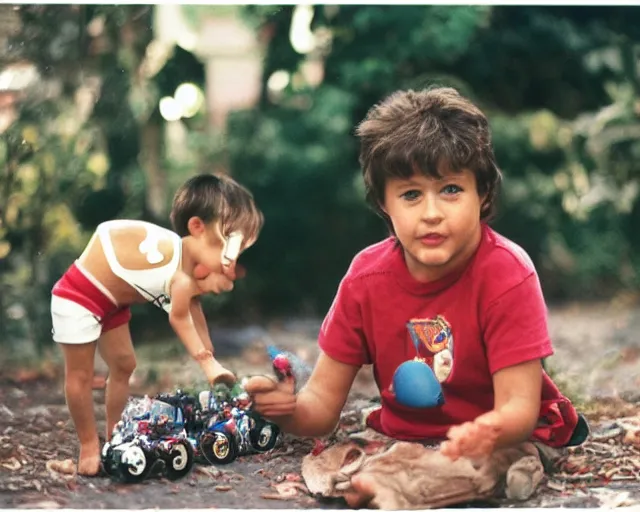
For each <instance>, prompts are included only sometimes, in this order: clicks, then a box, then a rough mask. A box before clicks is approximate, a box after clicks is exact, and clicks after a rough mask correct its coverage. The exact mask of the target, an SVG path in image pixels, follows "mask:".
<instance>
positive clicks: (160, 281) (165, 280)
mask: <svg viewBox="0 0 640 512" xmlns="http://www.w3.org/2000/svg"><path fill="white" fill-rule="evenodd" d="M127 227H132V228H135V227H137V228H139V227H144V228H145V229H146V231H147V236H146V238H145V239H144V240H143V241H142V243H140V245H139V247H138V250H139V251H140V252H141V253H142V254H145V255H146V256H147V261H148V262H149V264H151V265H155V264H157V263H161V262H162V261H163V259H164V257H163V255H162V253H161V252H160V251H159V250H158V244H159V242H160V241H161V240H170V241H171V242H173V257H172V258H171V261H169V262H168V263H167V264H166V265H163V266H161V267H155V268H148V269H141V270H132V269H127V268H124V267H123V266H122V265H121V264H120V262H119V261H118V258H117V257H116V253H115V250H114V247H113V242H112V241H111V237H110V235H109V232H110V231H111V230H112V229H118V228H127ZM96 233H97V235H98V237H99V238H100V242H101V243H102V247H103V250H104V255H105V257H106V258H107V262H108V263H109V267H111V270H112V271H113V273H114V274H115V275H116V276H118V277H119V278H120V279H122V280H123V281H125V282H126V283H128V284H130V285H131V286H132V287H133V288H135V289H136V290H137V291H138V293H140V295H142V296H143V297H144V298H145V299H147V300H148V301H149V302H151V303H152V304H154V305H156V306H157V307H159V308H161V309H164V310H165V311H166V312H167V313H169V312H170V311H171V295H170V293H169V285H170V284H171V279H172V278H173V276H174V274H175V273H176V271H177V270H178V267H179V265H180V260H181V256H182V239H181V238H180V236H179V235H177V234H176V233H174V232H173V231H170V230H168V229H165V228H162V227H160V226H156V225H155V224H151V223H149V222H145V221H141V220H124V219H118V220H110V221H107V222H103V223H102V224H100V225H99V226H98V227H97V229H96Z"/></svg>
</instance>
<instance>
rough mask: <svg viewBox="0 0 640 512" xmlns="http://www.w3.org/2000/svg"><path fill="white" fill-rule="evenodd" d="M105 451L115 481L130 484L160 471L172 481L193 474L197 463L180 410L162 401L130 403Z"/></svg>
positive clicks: (103, 452) (105, 461)
mask: <svg viewBox="0 0 640 512" xmlns="http://www.w3.org/2000/svg"><path fill="white" fill-rule="evenodd" d="M122 417H123V419H122V420H120V421H119V422H118V423H117V424H116V426H115V428H114V430H113V434H112V437H111V440H110V441H109V442H108V443H106V444H105V445H104V447H103V449H102V464H103V467H104V468H105V471H106V472H107V473H108V474H109V475H110V476H111V477H112V478H114V479H116V480H121V481H124V482H128V483H136V482H140V481H142V480H144V479H145V478H146V477H147V476H148V475H149V474H150V473H151V471H152V469H159V470H160V471H161V474H162V475H163V476H165V477H166V478H168V479H169V480H177V479H179V478H182V477H184V476H185V475H187V474H188V473H189V471H190V470H191V468H192V467H193V463H194V460H195V455H194V450H193V447H192V445H191V443H190V442H189V440H188V439H187V435H186V431H185V429H184V417H183V414H182V411H181V409H180V408H178V407H173V406H171V405H170V404H167V403H166V402H163V401H161V400H151V399H149V398H148V397H145V398H144V399H142V400H140V399H137V400H136V399H134V400H130V401H129V403H128V404H127V407H126V409H125V411H124V413H123V415H122Z"/></svg>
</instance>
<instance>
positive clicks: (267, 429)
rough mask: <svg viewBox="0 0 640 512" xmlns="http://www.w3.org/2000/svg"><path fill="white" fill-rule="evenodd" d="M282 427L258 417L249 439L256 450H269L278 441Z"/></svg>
mask: <svg viewBox="0 0 640 512" xmlns="http://www.w3.org/2000/svg"><path fill="white" fill-rule="evenodd" d="M279 434H280V429H279V428H278V426H277V425H275V424H274V423H271V422H268V421H265V420H262V419H257V420H256V424H255V426H254V427H253V428H252V429H251V431H250V432H249V440H250V441H251V446H252V447H253V449H254V450H257V451H259V452H268V451H269V450H272V449H273V448H274V447H275V445H276V443H277V442H278V435H279Z"/></svg>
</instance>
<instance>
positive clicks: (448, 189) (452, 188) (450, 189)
mask: <svg viewBox="0 0 640 512" xmlns="http://www.w3.org/2000/svg"><path fill="white" fill-rule="evenodd" d="M442 192H443V193H444V194H447V195H454V194H459V193H460V192H462V188H460V187H459V186H458V185H446V186H445V187H444V188H443V189H442Z"/></svg>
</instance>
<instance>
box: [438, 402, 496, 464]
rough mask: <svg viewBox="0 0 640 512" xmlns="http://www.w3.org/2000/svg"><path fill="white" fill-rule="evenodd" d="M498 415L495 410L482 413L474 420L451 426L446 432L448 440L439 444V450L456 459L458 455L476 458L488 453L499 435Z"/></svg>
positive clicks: (493, 448)
mask: <svg viewBox="0 0 640 512" xmlns="http://www.w3.org/2000/svg"><path fill="white" fill-rule="evenodd" d="M500 424H501V423H500V416H499V414H498V413H496V412H491V413H488V414H483V415H482V416H480V417H478V418H477V419H476V420H475V421H468V422H466V423H463V424H461V425H456V426H453V427H451V428H450V429H449V432H447V437H448V438H449V440H448V441H445V442H443V443H442V445H440V452H441V453H442V454H443V455H445V456H446V457H449V458H450V459H451V460H456V459H458V458H460V457H468V458H470V459H478V458H482V457H486V456H488V455H490V454H491V453H492V452H493V451H494V450H495V448H496V441H497V440H498V436H499V435H500V431H501V427H500Z"/></svg>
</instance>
